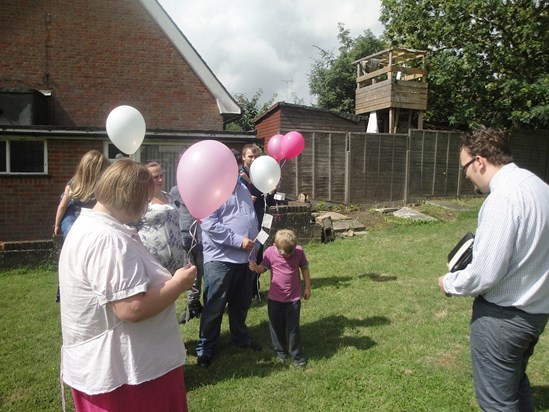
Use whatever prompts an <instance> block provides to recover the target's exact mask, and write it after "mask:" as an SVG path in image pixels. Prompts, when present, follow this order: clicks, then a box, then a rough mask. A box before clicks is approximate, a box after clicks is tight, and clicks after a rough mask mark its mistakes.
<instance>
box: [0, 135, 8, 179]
mask: <svg viewBox="0 0 549 412" xmlns="http://www.w3.org/2000/svg"><path fill="white" fill-rule="evenodd" d="M6 145H7V142H0V172H6V171H7V169H6Z"/></svg>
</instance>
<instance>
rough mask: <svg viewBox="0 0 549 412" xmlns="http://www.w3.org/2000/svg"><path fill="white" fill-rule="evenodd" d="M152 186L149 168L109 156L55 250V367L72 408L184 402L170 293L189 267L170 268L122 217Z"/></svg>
mask: <svg viewBox="0 0 549 412" xmlns="http://www.w3.org/2000/svg"><path fill="white" fill-rule="evenodd" d="M152 194H153V181H152V178H151V176H150V173H149V171H148V170H147V169H146V168H145V167H144V166H143V165H140V164H139V163H137V162H135V161H133V160H131V159H122V160H118V161H117V162H115V163H113V164H112V165H111V166H109V168H108V169H107V170H106V171H105V173H104V174H103V176H102V177H101V179H100V180H99V182H98V183H97V186H96V188H95V197H96V199H97V204H96V205H95V207H94V208H93V209H91V210H90V209H83V210H82V213H81V215H80V217H79V218H78V219H77V221H76V222H75V223H74V225H73V227H72V229H71V231H70V233H69V235H68V237H67V240H68V241H67V242H65V243H64V245H63V249H62V251H61V256H60V261H59V283H60V285H61V327H62V334H63V347H62V349H61V372H62V377H63V381H64V382H65V383H66V384H67V385H69V386H70V387H71V389H72V394H73V399H74V403H75V407H76V410H77V411H134V410H140V411H160V410H165V411H168V410H169V411H186V410H187V399H186V389H185V382H184V375H183V364H184V363H185V347H184V345H183V342H182V340H181V335H180V332H179V327H178V323H177V317H176V312H175V305H174V302H175V301H176V299H177V298H178V296H179V295H180V294H181V293H182V292H184V291H185V290H188V289H190V287H191V286H192V284H193V281H194V278H195V276H196V267H194V266H191V267H187V268H183V269H179V270H177V271H175V273H174V274H173V276H172V275H171V274H170V273H169V272H168V271H167V270H166V269H165V268H164V267H162V265H160V264H159V263H158V262H157V260H156V259H155V258H154V257H153V256H152V255H151V254H150V253H149V252H148V250H147V249H146V248H145V247H144V246H143V245H142V243H141V241H140V240H139V237H138V235H137V233H136V231H135V229H133V228H132V227H131V226H129V225H131V224H135V222H137V221H139V220H140V219H141V217H142V215H143V212H144V211H145V209H146V206H147V202H148V200H149V199H150V197H151V196H152Z"/></svg>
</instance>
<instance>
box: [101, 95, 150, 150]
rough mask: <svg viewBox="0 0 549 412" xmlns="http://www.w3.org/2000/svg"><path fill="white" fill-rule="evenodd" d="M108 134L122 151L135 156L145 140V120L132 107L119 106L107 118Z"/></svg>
mask: <svg viewBox="0 0 549 412" xmlns="http://www.w3.org/2000/svg"><path fill="white" fill-rule="evenodd" d="M106 128H107V134H108V135H109V139H111V142H113V143H114V145H115V146H116V147H118V149H120V151H122V152H124V153H126V154H127V155H131V154H134V153H135V152H137V149H139V146H141V143H143V139H144V138H145V131H146V126H145V119H144V118H143V116H142V115H141V113H139V110H137V109H136V108H134V107H132V106H118V107H116V108H114V109H113V110H112V111H111V112H110V113H109V116H108V117H107V124H106Z"/></svg>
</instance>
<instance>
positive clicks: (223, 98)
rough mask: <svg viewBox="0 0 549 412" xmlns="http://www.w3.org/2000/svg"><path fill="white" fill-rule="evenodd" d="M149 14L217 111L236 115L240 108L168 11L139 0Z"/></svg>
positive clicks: (153, 2) (153, 0) (149, 0)
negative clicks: (209, 95)
mask: <svg viewBox="0 0 549 412" xmlns="http://www.w3.org/2000/svg"><path fill="white" fill-rule="evenodd" d="M139 1H140V2H141V4H142V5H143V7H144V8H145V9H146V10H147V12H148V13H149V15H150V16H151V17H152V18H153V19H154V20H155V21H156V22H157V23H158V25H159V26H160V29H161V30H162V31H163V32H164V34H165V35H166V37H167V38H168V39H169V40H170V41H171V42H172V44H173V45H174V47H175V48H176V49H177V50H178V51H179V53H181V56H182V57H183V58H184V59H185V60H186V61H187V63H188V64H189V66H190V67H191V69H192V70H193V71H194V72H195V74H196V75H197V76H198V77H199V78H200V80H202V83H204V86H206V88H207V89H208V90H209V91H210V93H211V94H212V95H213V96H214V97H215V99H216V102H217V107H218V108H219V113H221V115H222V116H223V118H224V119H225V122H227V121H228V120H230V119H232V118H234V117H238V116H240V115H241V113H242V109H241V108H240V106H239V105H238V103H237V102H236V100H235V99H234V98H233V97H232V96H231V94H230V93H229V92H228V91H227V89H225V86H223V84H221V82H220V81H219V79H218V78H217V77H216V76H215V75H214V74H213V72H212V71H211V69H210V68H209V67H208V65H207V64H206V62H205V61H204V60H203V59H202V57H201V56H200V54H198V52H197V51H196V49H195V48H194V47H193V46H192V44H191V43H190V42H189V40H188V39H187V37H185V35H184V34H183V33H182V32H181V30H180V29H179V27H177V25H176V24H175V22H174V21H173V20H172V19H171V17H170V16H169V15H168V13H167V12H166V11H165V10H164V8H162V6H161V5H160V3H158V1H157V0H139Z"/></svg>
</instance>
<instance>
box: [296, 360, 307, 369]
mask: <svg viewBox="0 0 549 412" xmlns="http://www.w3.org/2000/svg"><path fill="white" fill-rule="evenodd" d="M294 365H295V367H296V368H300V369H305V367H306V366H307V361H301V362H295V363H294Z"/></svg>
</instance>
